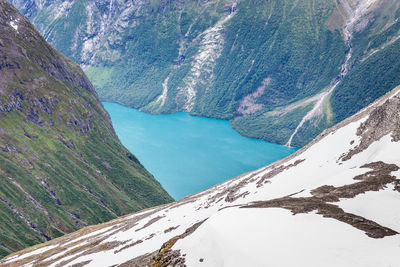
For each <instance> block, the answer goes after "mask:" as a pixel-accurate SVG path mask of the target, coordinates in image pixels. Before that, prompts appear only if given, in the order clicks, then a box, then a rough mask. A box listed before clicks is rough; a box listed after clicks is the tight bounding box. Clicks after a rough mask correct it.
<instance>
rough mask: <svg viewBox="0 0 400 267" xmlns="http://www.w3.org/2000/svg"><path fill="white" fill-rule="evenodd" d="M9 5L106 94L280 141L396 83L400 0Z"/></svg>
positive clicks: (293, 141) (311, 133)
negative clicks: (227, 122) (228, 123)
mask: <svg viewBox="0 0 400 267" xmlns="http://www.w3.org/2000/svg"><path fill="white" fill-rule="evenodd" d="M11 2H12V3H14V4H15V5H16V6H17V7H18V8H20V10H22V11H23V12H24V13H25V14H27V16H28V17H29V18H30V19H31V20H32V21H33V22H34V24H35V26H36V27H37V28H38V29H39V30H40V31H41V32H42V34H43V35H44V37H45V38H46V39H47V40H48V41H50V42H51V43H52V44H53V45H54V46H55V47H56V48H57V49H59V50H60V51H61V52H62V53H64V54H65V55H67V56H68V57H70V58H71V59H73V60H74V61H76V62H78V63H79V64H80V65H81V66H83V67H84V69H85V71H86V73H87V74H88V76H89V78H90V80H91V81H92V82H93V84H94V86H95V88H96V90H97V92H98V93H99V95H100V98H101V99H102V100H105V101H115V102H118V103H120V104H123V105H127V106H131V107H135V108H140V109H141V110H143V111H146V112H150V113H156V114H158V113H171V112H176V111H188V112H191V113H192V114H194V115H199V116H207V117H215V118H221V119H228V120H231V122H232V126H233V127H234V129H236V130H237V131H238V132H239V133H241V134H243V135H246V136H250V137H255V138H260V139H265V140H268V141H273V142H279V143H281V144H286V143H287V144H289V145H292V146H302V145H304V144H306V143H307V142H309V141H310V140H311V139H312V138H313V137H315V136H316V135H317V134H318V133H320V132H321V131H322V130H323V129H325V128H326V127H329V126H331V125H333V124H334V123H336V122H338V121H341V120H343V119H344V118H346V117H348V116H349V115H351V114H354V113H355V112H356V111H358V110H359V109H360V108H362V107H364V106H366V105H367V104H369V103H371V102H372V101H373V100H374V99H376V98H377V97H379V96H381V95H383V94H384V93H385V92H387V90H390V89H391V88H393V87H394V86H395V85H397V84H398V83H399V81H398V77H399V76H400V73H399V69H398V65H396V64H397V61H396V60H394V58H395V56H396V53H397V51H399V48H400V47H399V45H400V44H399V42H398V39H399V33H400V31H399V30H400V22H399V17H400V2H399V1H397V0H361V1H356V0H333V1H332V0H321V1H315V0H304V1H293V0H284V1H278V0H269V1H260V0H208V1H193V0H184V1H166V0H162V1H151V0H140V1H130V0H121V1H111V0H105V1H96V0H69V1H62V0H56V1H37V0H28V1H22V0H11ZM306 110H307V112H309V113H307V112H306ZM299 114H303V115H304V116H300V115H299ZM289 141H290V142H289Z"/></svg>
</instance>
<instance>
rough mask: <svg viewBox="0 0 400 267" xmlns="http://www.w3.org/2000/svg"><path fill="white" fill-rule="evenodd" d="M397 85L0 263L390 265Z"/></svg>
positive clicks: (398, 171)
mask: <svg viewBox="0 0 400 267" xmlns="http://www.w3.org/2000/svg"><path fill="white" fill-rule="evenodd" d="M399 114H400V86H399V87H397V88H395V89H394V90H392V91H391V92H389V93H388V94H386V95H385V96H383V97H381V98H380V99H378V100H377V101H375V102H374V103H373V104H371V105H370V106H368V107H367V108H365V109H363V110H361V111H360V112H358V113H357V114H355V115H353V116H352V117H350V118H348V119H346V120H344V121H343V122H341V123H340V124H338V125H336V126H335V127H333V128H330V129H329V130H326V131H324V132H323V133H322V134H321V135H319V136H318V137H317V138H316V139H315V140H313V141H312V142H311V143H310V144H309V145H308V146H306V147H304V148H303V149H301V150H299V151H298V152H296V153H295V154H293V155H291V156H290V157H288V158H285V159H283V160H281V161H278V162H276V163H274V164H271V165H269V166H266V167H264V168H261V169H259V170H256V171H254V172H250V173H246V174H243V175H241V176H239V177H236V178H234V179H232V180H230V181H227V182H224V183H222V184H220V185H217V186H214V187H212V188H210V189H208V190H205V191H203V192H200V193H197V194H195V195H191V196H188V197H186V198H184V199H182V200H180V201H178V202H174V203H171V204H167V205H163V206H159V207H155V208H151V209H148V210H145V211H141V212H139V213H135V214H131V215H128V216H125V217H121V218H118V219H116V220H113V221H110V222H108V223H105V224H100V225H95V226H91V227H88V228H84V229H82V230H80V231H77V232H75V233H73V234H70V235H66V236H63V237H61V238H58V239H55V240H53V241H50V242H47V243H45V244H41V245H38V246H36V247H33V248H29V249H26V250H24V251H21V252H18V253H14V254H13V255H11V256H9V257H7V258H5V259H3V260H2V261H1V262H0V263H1V264H2V265H4V266H31V265H32V264H33V265H34V266H35V265H36V264H37V266H219V267H220V266H230V267H231V266H352V267H354V266H363V267H368V266H371V267H375V266H381V267H385V266H397V265H398V263H399V262H400V234H399V233H400V224H399V222H400V210H399V207H400V167H399V166H400V152H399V151H400V116H399Z"/></svg>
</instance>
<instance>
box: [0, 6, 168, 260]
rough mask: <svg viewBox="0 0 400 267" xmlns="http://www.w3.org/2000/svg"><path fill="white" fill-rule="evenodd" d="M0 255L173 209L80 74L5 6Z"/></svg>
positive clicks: (0, 25)
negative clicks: (151, 210) (156, 209)
mask: <svg viewBox="0 0 400 267" xmlns="http://www.w3.org/2000/svg"><path fill="white" fill-rule="evenodd" d="M0 58H1V60H0V228H1V231H0V256H5V255H7V254H9V253H10V252H13V251H16V250H20V249H22V248H24V247H27V246H31V245H34V244H36V243H39V242H43V241H46V240H49V239H51V238H53V237H58V236H61V235H63V234H64V233H68V232H71V231H74V230H77V229H79V228H81V227H82V226H86V225H89V224H93V223H99V222H104V221H106V220H110V219H112V218H115V217H117V216H120V215H122V214H126V213H127V212H132V211H137V210H140V209H143V208H147V207H150V206H154V205H159V204H162V203H166V202H168V201H171V198H170V197H169V195H168V194H167V193H166V192H165V191H164V190H163V189H162V187H161V186H160V184H159V183H158V182H156V181H155V180H154V178H153V177H152V175H151V174H149V173H148V172H147V171H146V170H145V169H144V167H143V166H142V165H141V164H140V162H139V161H138V160H137V159H136V158H135V156H134V155H132V154H130V153H129V152H128V151H127V150H126V149H125V148H124V147H123V146H122V145H121V144H120V142H119V140H118V138H117V136H116V134H115V132H114V129H113V128H112V125H111V121H110V118H109V116H108V114H107V113H106V112H105V110H104V109H103V107H102V105H101V103H100V101H99V98H98V96H97V94H96V92H95V90H94V88H93V86H92V85H91V83H90V82H89V80H88V79H87V77H86V76H85V74H84V73H83V72H82V70H81V69H80V67H79V66H78V65H77V64H75V63H73V62H72V61H70V60H68V59H66V58H65V57H64V56H63V55H61V54H60V53H59V52H57V51H56V50H55V49H53V48H52V47H51V46H50V45H49V44H47V43H46V41H45V40H44V39H43V37H42V36H41V35H40V34H39V33H38V32H37V31H36V30H35V29H34V28H33V26H32V25H31V24H30V22H29V20H28V19H27V18H25V17H24V16H22V15H21V14H20V13H19V12H18V11H17V10H16V9H15V8H14V7H12V6H11V5H10V4H9V3H8V2H7V1H5V0H0Z"/></svg>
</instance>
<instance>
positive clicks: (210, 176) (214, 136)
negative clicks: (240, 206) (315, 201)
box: [103, 103, 296, 199]
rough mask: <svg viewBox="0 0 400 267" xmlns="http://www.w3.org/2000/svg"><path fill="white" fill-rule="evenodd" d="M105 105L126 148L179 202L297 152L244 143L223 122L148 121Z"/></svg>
mask: <svg viewBox="0 0 400 267" xmlns="http://www.w3.org/2000/svg"><path fill="white" fill-rule="evenodd" d="M103 105H104V107H105V108H106V110H107V111H108V112H109V113H110V116H111V120H112V122H113V126H114V128H115V130H116V132H117V135H118V137H119V138H120V140H121V142H122V144H124V145H125V147H127V148H128V149H129V150H130V151H131V152H132V153H134V154H135V155H136V156H137V157H138V159H139V160H140V162H141V163H142V164H143V165H144V166H145V167H146V168H147V170H149V171H150V172H151V173H152V174H153V175H154V177H155V178H156V179H157V180H158V181H159V182H160V183H161V184H162V185H163V187H164V188H165V189H166V190H167V191H168V193H169V194H170V195H171V196H172V197H174V198H175V199H180V198H182V197H184V196H187V195H189V194H192V193H196V192H199V191H201V190H203V189H206V188H209V187H210V186H213V185H215V184H218V183H220V182H223V181H226V180H228V179H230V178H233V177H235V176H237V175H240V174H242V173H244V172H248V171H251V170H255V169H257V168H260V167H262V166H265V165H267V164H269V163H271V162H274V161H276V160H278V159H281V158H283V157H285V156H288V155H290V154H291V153H293V152H294V151H296V150H295V149H291V148H287V147H285V146H281V145H277V144H271V143H268V142H264V141H260V140H255V139H249V138H246V137H243V136H241V135H239V134H238V133H237V132H235V131H234V130H233V129H232V128H231V126H230V124H229V122H228V121H224V120H216V119H209V118H201V117H194V116H190V115H189V114H187V113H175V114H171V115H150V114H147V113H143V112H140V111H138V110H136V109H131V108H127V107H124V106H121V105H118V104H115V103H103Z"/></svg>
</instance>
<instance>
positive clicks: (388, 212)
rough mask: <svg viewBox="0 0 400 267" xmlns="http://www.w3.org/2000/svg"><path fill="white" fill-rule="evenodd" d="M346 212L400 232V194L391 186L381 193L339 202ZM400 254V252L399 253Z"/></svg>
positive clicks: (369, 193)
mask: <svg viewBox="0 0 400 267" xmlns="http://www.w3.org/2000/svg"><path fill="white" fill-rule="evenodd" d="M338 205H339V207H341V208H342V209H343V210H344V211H345V212H348V213H352V214H356V215H358V216H361V217H364V218H366V219H369V220H372V221H374V222H377V223H379V224H380V225H382V226H385V227H389V228H391V229H393V230H395V231H397V232H400V212H396V211H399V209H400V192H398V191H396V190H395V189H394V185H393V184H391V185H390V186H388V187H387V188H385V189H383V190H379V191H373V192H366V193H365V194H361V195H358V196H356V197H355V198H349V199H342V200H341V201H340V202H339V204H338ZM399 253H400V251H399Z"/></svg>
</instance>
